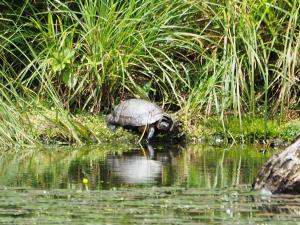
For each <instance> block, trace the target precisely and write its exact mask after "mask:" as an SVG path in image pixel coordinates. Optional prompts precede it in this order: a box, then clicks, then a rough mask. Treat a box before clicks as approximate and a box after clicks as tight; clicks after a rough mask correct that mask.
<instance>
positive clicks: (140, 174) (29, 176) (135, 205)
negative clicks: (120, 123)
mask: <svg viewBox="0 0 300 225" xmlns="http://www.w3.org/2000/svg"><path fill="white" fill-rule="evenodd" d="M153 148H154V151H153V149H152V148H150V149H149V150H150V151H149V150H148V149H147V148H146V147H145V148H142V147H141V148H140V147H139V148H136V149H133V150H132V149H122V148H118V147H116V146H106V145H103V146H89V147H85V148H76V149H74V148H71V147H70V148H52V149H39V150H36V149H31V150H30V149H29V150H19V151H13V150H9V151H6V152H5V151H2V152H1V153H0V223H1V224H61V223H64V224H282V223H285V224H297V223H299V224H300V197H299V196H292V195H290V196H289V195H277V196H270V195H268V194H264V193H260V192H252V191H251V183H252V182H253V180H254V179H255V176H256V174H257V172H258V170H259V168H260V167H261V165H262V164H263V163H264V162H265V161H266V159H267V158H268V157H269V156H270V154H271V153H267V154H266V153H264V152H263V151H261V149H260V148H258V147H250V146H234V147H231V148H221V147H211V146H203V145H189V146H186V147H182V146H174V145H173V146H162V145H155V146H153ZM272 154H273V153H272ZM83 178H87V179H88V183H87V184H83V183H82V180H83ZM298 221H299V222H298Z"/></svg>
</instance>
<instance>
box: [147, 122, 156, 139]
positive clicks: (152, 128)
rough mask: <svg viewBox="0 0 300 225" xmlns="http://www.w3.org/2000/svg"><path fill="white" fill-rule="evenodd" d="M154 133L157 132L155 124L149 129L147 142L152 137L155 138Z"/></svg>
mask: <svg viewBox="0 0 300 225" xmlns="http://www.w3.org/2000/svg"><path fill="white" fill-rule="evenodd" d="M154 133H155V128H154V127H153V126H150V127H149V130H148V135H147V139H146V140H147V142H149V140H150V139H151V138H153V136H154Z"/></svg>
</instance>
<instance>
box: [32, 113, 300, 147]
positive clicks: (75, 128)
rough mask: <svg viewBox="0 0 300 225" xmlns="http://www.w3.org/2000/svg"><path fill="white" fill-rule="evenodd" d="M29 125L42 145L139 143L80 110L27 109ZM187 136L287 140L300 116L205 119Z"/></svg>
mask: <svg viewBox="0 0 300 225" xmlns="http://www.w3.org/2000/svg"><path fill="white" fill-rule="evenodd" d="M27 117H28V124H27V128H26V129H29V130H30V131H31V133H32V135H33V138H34V139H35V140H36V141H37V142H38V143H43V144H77V145H78V144H79V145H81V144H94V143H96V144H101V143H116V142H118V143H128V144H136V143H137V142H138V139H139V135H138V134H134V133H132V132H129V131H127V130H125V129H117V130H115V131H111V130H110V129H108V128H107V126H106V122H105V116H103V115H92V114H87V113H79V114H76V115H71V114H67V113H66V112H55V111H53V110H50V109H43V110H40V111H31V112H27ZM186 127H188V129H185V132H186V134H187V138H188V140H189V141H193V142H202V141H205V142H208V143H212V144H214V143H216V142H221V143H227V142H229V143H233V142H235V143H242V142H244V143H245V142H246V143H267V144H268V143H271V144H272V143H274V142H275V140H276V142H278V141H279V142H288V141H291V140H293V138H294V137H295V136H297V135H298V134H299V133H300V119H299V118H296V119H293V120H289V121H285V122H282V121H281V122H280V121H279V120H264V119H263V118H256V117H243V118H242V123H240V119H239V118H238V117H234V116H227V117H225V118H224V119H223V120H220V119H218V118H216V117H209V118H205V119H204V118H202V119H199V120H198V121H197V123H196V124H194V125H189V126H186Z"/></svg>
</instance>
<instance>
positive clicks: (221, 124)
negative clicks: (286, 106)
mask: <svg viewBox="0 0 300 225" xmlns="http://www.w3.org/2000/svg"><path fill="white" fill-rule="evenodd" d="M299 133H300V119H299V118H295V119H292V120H289V121H280V120H265V119H264V118H257V117H243V118H242V123H241V122H240V119H239V118H238V117H233V116H228V117H226V118H224V119H223V120H222V121H221V120H219V119H218V118H216V117H210V118H207V119H203V120H201V121H199V122H198V123H197V125H195V126H194V127H193V128H192V129H191V130H190V133H189V137H190V139H191V140H193V141H197V142H199V141H204V140H205V141H208V142H215V141H216V140H217V139H219V141H221V142H237V143H241V142H246V143H266V144H274V142H276V143H275V144H277V143H278V142H290V141H292V140H293V139H294V138H295V137H296V136H297V135H298V134H299Z"/></svg>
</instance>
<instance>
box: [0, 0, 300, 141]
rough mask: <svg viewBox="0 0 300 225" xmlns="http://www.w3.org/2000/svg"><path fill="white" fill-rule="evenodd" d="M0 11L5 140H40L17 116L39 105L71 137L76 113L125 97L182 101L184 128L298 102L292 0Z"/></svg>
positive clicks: (46, 5) (9, 7) (108, 3)
mask: <svg viewBox="0 0 300 225" xmlns="http://www.w3.org/2000/svg"><path fill="white" fill-rule="evenodd" d="M0 7H1V8H2V9H3V10H2V12H1V14H0V22H1V23H0V31H1V32H0V61H1V65H2V67H1V71H0V85H1V91H0V100H1V101H0V108H1V112H2V113H1V117H0V118H1V120H2V121H3V122H2V124H3V126H2V129H3V132H2V133H1V131H0V142H1V143H12V142H18V143H21V142H22V141H23V142H24V143H29V144H32V143H35V142H37V139H36V137H34V135H32V134H31V133H30V129H29V128H28V127H30V125H29V126H24V124H23V123H22V122H21V123H19V121H24V123H25V124H28V120H27V119H26V113H25V114H24V113H22V112H23V111H24V109H30V108H34V107H36V105H39V104H42V105H45V102H46V103H47V104H46V105H47V107H48V108H51V107H52V109H53V110H54V111H56V112H58V114H59V115H61V118H63V119H62V121H64V122H63V123H62V124H64V125H63V127H65V128H66V129H65V131H66V132H67V133H68V134H70V136H71V137H72V139H73V140H76V142H77V143H81V142H82V140H81V139H80V137H79V136H80V135H79V134H78V132H77V131H76V130H77V129H76V128H75V127H76V125H74V124H73V122H72V113H74V112H77V111H88V112H93V113H99V112H106V111H108V110H109V109H110V108H111V107H112V106H113V105H114V104H115V103H117V102H118V101H120V100H121V99H125V98H128V97H141V98H148V99H151V100H154V101H159V102H161V105H162V106H164V107H165V108H167V109H169V110H175V109H176V110H178V109H182V111H181V112H182V114H183V117H184V118H185V122H186V124H197V121H199V120H200V119H202V118H203V117H207V116H209V115H212V114H213V115H217V116H218V117H219V119H220V120H221V121H224V117H226V115H227V114H228V113H229V114H234V115H236V116H238V118H239V120H240V130H241V133H243V121H242V116H244V115H250V116H257V115H258V116H263V117H264V118H265V119H268V118H270V117H272V116H274V115H277V114H278V113H279V114H280V115H282V116H283V115H284V114H285V112H286V111H288V110H289V109H294V108H296V107H297V105H298V103H299V98H297V96H298V95H299V88H298V83H299V45H300V43H299V42H300V41H299V40H300V29H299V18H298V17H299V16H298V14H299V7H300V4H299V2H298V1H297V0H285V1H282V2H279V1H276V0H272V1H257V0H255V1H247V0H246V1H238V0H236V1H225V2H223V3H219V1H201V2H199V1H183V0H173V1H170V0H160V1H146V0H126V1H122V2H120V1H116V0H101V1H98V0H72V1H63V0H55V1H50V0H47V1H43V2H40V3H38V2H31V1H24V2H23V3H22V4H21V5H20V3H19V2H17V1H7V0H5V1H2V2H1V3H0ZM70 113H71V114H70ZM7 117H9V118H7ZM26 121H27V122H26ZM60 124H61V123H60ZM189 127H191V126H189ZM223 128H224V133H226V126H225V124H224V123H223ZM6 130H10V132H8V133H9V135H8V136H7V133H6V134H4V133H5V132H4V131H6Z"/></svg>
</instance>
